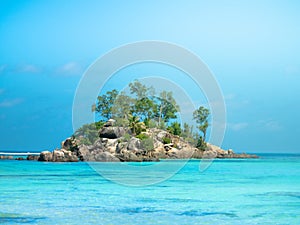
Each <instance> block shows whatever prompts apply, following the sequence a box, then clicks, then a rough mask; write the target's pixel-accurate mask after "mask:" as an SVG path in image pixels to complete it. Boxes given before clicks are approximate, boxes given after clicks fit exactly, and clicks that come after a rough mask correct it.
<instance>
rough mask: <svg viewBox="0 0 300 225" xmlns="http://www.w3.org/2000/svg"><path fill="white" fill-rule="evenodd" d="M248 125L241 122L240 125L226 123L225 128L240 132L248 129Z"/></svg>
mask: <svg viewBox="0 0 300 225" xmlns="http://www.w3.org/2000/svg"><path fill="white" fill-rule="evenodd" d="M248 125H249V124H248V123H246V122H241V123H227V127H228V128H229V129H231V130H233V131H240V130H242V129H245V128H246V127H248Z"/></svg>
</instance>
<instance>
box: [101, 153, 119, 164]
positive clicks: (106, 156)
mask: <svg viewBox="0 0 300 225" xmlns="http://www.w3.org/2000/svg"><path fill="white" fill-rule="evenodd" d="M95 161H98V162H120V160H119V159H118V158H117V157H115V156H114V155H112V154H111V153H109V152H101V153H99V154H96V155H95Z"/></svg>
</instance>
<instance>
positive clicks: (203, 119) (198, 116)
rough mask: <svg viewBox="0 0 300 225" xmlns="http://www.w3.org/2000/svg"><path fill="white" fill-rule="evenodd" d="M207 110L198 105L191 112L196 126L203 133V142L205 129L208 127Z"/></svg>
mask: <svg viewBox="0 0 300 225" xmlns="http://www.w3.org/2000/svg"><path fill="white" fill-rule="evenodd" d="M209 114H210V113H209V110H208V109H207V108H205V107H203V106H200V107H199V108H198V109H196V110H195V111H194V113H193V118H194V120H196V123H197V124H198V126H197V128H198V129H199V130H200V131H201V132H202V134H203V141H204V142H205V139H206V131H207V128H208V125H209V124H208V116H209Z"/></svg>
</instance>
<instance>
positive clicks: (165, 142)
mask: <svg viewBox="0 0 300 225" xmlns="http://www.w3.org/2000/svg"><path fill="white" fill-rule="evenodd" d="M162 141H163V143H164V144H170V143H171V138H169V137H164V138H163V139H162Z"/></svg>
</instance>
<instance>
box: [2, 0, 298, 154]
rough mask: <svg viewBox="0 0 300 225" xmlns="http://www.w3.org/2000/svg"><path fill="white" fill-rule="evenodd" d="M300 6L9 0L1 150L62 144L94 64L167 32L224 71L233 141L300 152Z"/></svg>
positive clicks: (243, 147)
mask: <svg viewBox="0 0 300 225" xmlns="http://www.w3.org/2000/svg"><path fill="white" fill-rule="evenodd" d="M299 11H300V3H299V2H298V1H289V0H287V1H226V2H225V1H171V2H168V1H155V0H153V1H148V2H146V1H145V2H141V1H126V2H123V1H93V0H92V1H83V0H82V1H81V0H78V1H76V0H75V1H66V0H65V1H64V0H63V1H59V0H51V1H50V0H49V1H48V0H45V1H37V0H22V1H18V0H15V1H10V0H1V1H0V151H39V150H45V149H50V150H51V149H53V148H56V147H59V146H60V143H61V141H63V140H64V139H65V138H67V137H68V136H70V135H71V134H72V133H73V128H72V104H73V99H74V95H75V93H76V88H77V86H78V84H79V82H80V79H81V77H82V76H83V74H84V72H85V71H86V70H87V69H88V68H89V66H90V65H91V64H92V63H93V62H95V60H97V59H98V58H99V57H100V56H102V55H104V54H105V53H107V52H109V51H110V50H111V49H114V48H116V47H118V46H122V45H125V44H127V43H132V42H137V41H145V40H159V41H165V42H170V43H174V44H176V45H179V46H182V47H184V48H186V49H188V50H189V51H191V52H193V53H194V54H196V55H197V56H198V57H199V58H200V59H201V60H202V61H203V62H204V63H205V64H206V65H207V66H208V67H209V69H210V70H211V72H212V73H213V74H214V76H215V79H216V80H217V82H218V84H219V86H220V88H221V90H222V93H223V96H224V99H225V104H226V112H227V114H226V122H227V124H226V125H227V127H226V132H225V136H224V141H223V143H222V147H223V148H226V149H228V148H231V149H233V150H235V151H237V152H275V153H276V152H278V153H279V152H282V153H285V152H290V153H300V148H299V145H298V139H299V135H300V119H299V112H300V104H299V103H300V98H299V95H298V91H299V85H300V60H299V59H300V41H299V40H300V26H299V21H300V14H299ZM145 68H146V67H145ZM145 68H144V70H141V74H146V72H148V74H147V75H157V73H160V72H161V73H165V74H168V73H167V72H166V71H160V70H158V69H157V68H154V69H153V70H151V69H149V70H148V71H146V69H145ZM135 71H139V70H135ZM129 72H131V73H132V71H130V69H129V70H128V74H127V75H128V77H127V80H128V81H129V80H130V78H132V77H130V74H129ZM123 74H125V75H124V76H125V77H126V71H124V72H123ZM166 76H168V75H166ZM173 76H176V73H175V75H174V74H173ZM178 76H179V75H178ZM169 79H170V80H172V79H174V80H176V79H175V78H174V77H172V76H171V75H169ZM115 80H117V79H115ZM182 82H183V83H182V85H183V86H188V83H186V84H184V80H183V81H182ZM110 86H111V87H112V88H115V87H120V88H121V87H122V85H120V84H118V83H116V82H111V84H110ZM186 89H188V88H186ZM204 94H205V93H204ZM191 95H192V96H191V98H192V99H193V100H195V101H197V97H199V96H198V95H197V94H193V93H191Z"/></svg>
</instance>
